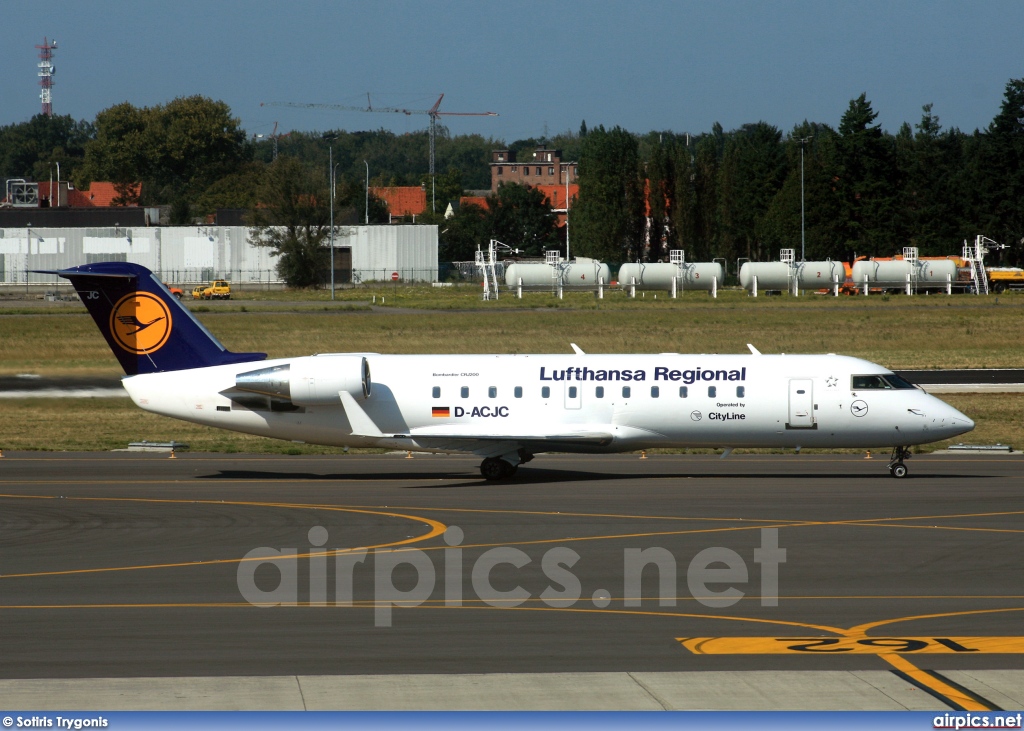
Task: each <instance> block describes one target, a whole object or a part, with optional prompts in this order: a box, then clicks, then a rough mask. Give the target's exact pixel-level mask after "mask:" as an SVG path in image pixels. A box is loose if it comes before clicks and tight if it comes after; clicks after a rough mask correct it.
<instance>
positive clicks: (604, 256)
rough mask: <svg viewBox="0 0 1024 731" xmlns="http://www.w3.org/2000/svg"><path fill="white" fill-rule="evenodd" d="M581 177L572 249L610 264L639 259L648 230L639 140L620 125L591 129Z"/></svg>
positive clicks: (571, 218)
mask: <svg viewBox="0 0 1024 731" xmlns="http://www.w3.org/2000/svg"><path fill="white" fill-rule="evenodd" d="M579 174H580V178H579V185H580V194H579V200H578V201H577V203H576V205H575V206H573V207H572V208H571V209H570V213H569V225H570V228H571V230H572V241H573V250H574V251H575V252H576V253H578V254H581V255H583V256H590V257H594V258H597V259H601V260H603V261H609V262H621V261H625V260H632V259H636V258H637V257H638V256H639V255H640V253H641V251H642V249H643V238H642V237H643V228H644V223H643V215H644V209H643V205H644V200H643V186H642V182H641V179H640V158H639V149H638V143H637V140H636V137H634V136H633V135H632V134H630V133H629V132H627V131H626V130H624V129H622V128H621V127H615V128H614V129H612V130H609V131H606V130H605V129H604V127H603V126H599V127H597V128H596V129H592V130H590V131H588V133H587V136H586V137H584V138H583V140H582V143H581V146H580V159H579Z"/></svg>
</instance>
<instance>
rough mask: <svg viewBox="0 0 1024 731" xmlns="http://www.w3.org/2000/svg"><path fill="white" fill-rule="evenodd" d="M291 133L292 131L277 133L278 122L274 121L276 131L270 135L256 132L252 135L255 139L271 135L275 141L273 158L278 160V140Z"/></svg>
mask: <svg viewBox="0 0 1024 731" xmlns="http://www.w3.org/2000/svg"><path fill="white" fill-rule="evenodd" d="M290 134H291V132H285V133H284V134H282V135H279V134H278V133H277V122H274V131H273V132H271V133H270V134H269V135H263V134H254V135H253V136H252V138H253V139H254V140H262V139H263V138H265V137H269V138H270V139H272V140H273V141H274V157H273V159H274V160H276V159H277V141H278V140H279V139H281V138H282V137H287V136H288V135H290Z"/></svg>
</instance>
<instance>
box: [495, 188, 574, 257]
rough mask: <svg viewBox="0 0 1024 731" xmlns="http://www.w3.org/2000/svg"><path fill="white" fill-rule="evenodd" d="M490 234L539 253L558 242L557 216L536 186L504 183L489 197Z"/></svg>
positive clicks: (515, 245) (527, 250)
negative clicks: (556, 233) (556, 232)
mask: <svg viewBox="0 0 1024 731" xmlns="http://www.w3.org/2000/svg"><path fill="white" fill-rule="evenodd" d="M487 206H488V209H489V220H490V228H491V236H492V237H493V238H496V239H498V240H499V241H501V242H502V243H504V244H508V245H509V246H512V247H514V248H517V249H523V250H524V251H525V252H526V253H527V254H529V255H531V256H539V255H540V254H541V253H542V252H543V250H544V249H545V248H546V247H549V246H552V245H554V244H556V243H557V238H556V235H555V216H554V214H553V213H552V212H551V205H550V204H549V203H548V201H547V198H546V197H545V196H544V193H542V192H541V191H540V190H539V189H537V188H531V187H530V186H528V185H522V184H520V183H504V184H502V185H500V186H498V192H497V193H494V194H493V195H491V196H488V198H487Z"/></svg>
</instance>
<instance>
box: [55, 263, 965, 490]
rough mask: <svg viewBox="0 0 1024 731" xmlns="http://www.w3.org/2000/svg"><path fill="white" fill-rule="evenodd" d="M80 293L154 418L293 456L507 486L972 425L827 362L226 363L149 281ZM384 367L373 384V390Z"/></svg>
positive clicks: (248, 359)
mask: <svg viewBox="0 0 1024 731" xmlns="http://www.w3.org/2000/svg"><path fill="white" fill-rule="evenodd" d="M46 273H49V274H57V275H59V276H61V277H64V278H66V279H69V280H70V281H71V283H72V284H73V285H74V287H75V289H76V290H77V291H78V294H79V296H80V297H81V299H82V302H83V303H85V306H86V308H87V309H88V311H89V313H90V314H91V315H92V317H93V319H94V320H95V322H96V324H97V325H98V326H99V328H100V331H101V332H102V333H103V336H104V337H105V338H106V340H107V343H108V345H109V346H110V348H111V350H112V351H113V353H114V355H115V356H116V357H117V359H118V361H119V362H120V364H121V366H122V368H123V369H124V372H125V377H124V378H123V381H122V382H123V384H124V387H125V390H127V391H128V394H129V396H131V398H132V400H133V401H134V402H135V403H136V404H137V405H138V406H139V407H141V408H143V409H145V410H146V411H151V412H153V413H156V414H162V415H164V416H170V417H173V418H176V419H182V420H184V421H190V422H194V423H197V424H205V425H208V426H213V427H218V428H222V429H230V430H233V431H238V432H244V433H248V434H257V435H260V436H265V437H273V438H277V439H287V440H292V441H295V442H308V443H315V444H324V445H331V446H337V447H345V446H348V447H383V448H389V449H399V450H408V451H422V452H443V453H469V454H474V455H477V456H478V457H481V458H482V460H483V461H482V462H481V464H480V473H481V475H482V476H483V477H484V478H486V479H487V480H501V479H504V478H507V477H510V476H511V475H512V474H514V473H515V472H516V469H517V468H518V466H519V465H520V464H523V463H526V462H529V461H530V460H532V459H533V457H534V455H536V454H538V453H542V452H553V451H557V452H570V453H581V454H593V453H614V452H631V451H637V450H646V449H654V448H674V449H678V448H712V449H719V448H720V449H724V450H725V451H724V454H723V456H728V455H729V454H730V453H731V452H732V450H734V449H736V448H769V449H780V448H786V449H796V450H798V451H799V450H800V449H801V448H861V449H866V448H874V447H883V446H885V447H892V448H893V451H892V456H891V459H890V461H889V472H890V473H891V474H892V476H893V477H896V478H903V477H905V476H906V475H907V467H906V464H905V460H906V459H907V458H908V457H909V456H910V447H911V446H913V445H918V444H926V443H928V442H934V441H939V440H942V439H948V438H951V437H954V436H957V435H959V434H963V433H965V432H968V431H970V430H971V429H973V428H974V422H973V421H972V420H971V419H970V418H968V417H967V416H965V415H964V414H962V413H960V412H959V411H957V410H956V409H954V408H953V407H952V406H949V405H948V404H946V403H944V402H943V401H941V400H939V399H938V398H935V397H934V396H931V395H929V394H927V393H925V392H924V391H923V390H921V389H920V388H918V387H917V386H914V385H913V384H911V383H909V382H907V381H906V380H904V379H903V378H901V377H899V376H897V375H895V374H894V373H893V372H892V371H890V370H888V369H886V368H884V367H882V366H880V365H877V364H874V363H870V362H868V361H865V360H861V359H858V358H853V357H848V356H842V355H836V354H831V353H830V354H826V355H784V354H783V355H762V354H761V353H760V352H759V351H758V350H757V349H756V348H755V347H754V346H752V345H750V346H748V347H749V349H750V354H742V355H717V354H716V355H707V354H704V355H686V354H679V353H662V354H658V355H638V354H607V355H604V354H601V355H599V354H586V353H584V352H583V351H582V350H581V349H580V348H579V347H578V346H576V345H575V344H571V345H572V349H573V351H574V354H572V355H568V354H566V355H559V354H552V355H382V354H379V353H362V352H353V353H323V354H317V355H310V356H300V357H294V358H275V359H272V360H267V359H266V357H267V356H266V354H265V353H233V352H231V351H229V350H227V349H226V348H225V347H224V346H223V345H221V343H220V342H219V341H218V340H217V338H216V337H214V336H213V334H212V333H211V332H210V331H209V330H207V329H206V327H204V326H203V325H202V323H200V322H199V321H198V320H197V319H196V318H195V317H193V315H192V313H190V312H189V311H188V309H187V308H185V307H184V306H183V305H182V304H181V303H180V302H179V301H178V299H177V298H176V297H174V296H173V295H172V294H171V293H170V291H169V290H168V289H167V287H166V286H165V285H164V284H163V283H162V282H161V281H160V279H159V278H158V277H156V276H154V275H153V273H152V272H150V271H149V270H148V269H146V268H145V267H143V266H140V265H138V264H131V263H127V262H104V263H94V264H85V265H82V266H77V267H71V268H69V269H63V270H59V271H48V272H46ZM371 369H372V374H373V375H372V378H371Z"/></svg>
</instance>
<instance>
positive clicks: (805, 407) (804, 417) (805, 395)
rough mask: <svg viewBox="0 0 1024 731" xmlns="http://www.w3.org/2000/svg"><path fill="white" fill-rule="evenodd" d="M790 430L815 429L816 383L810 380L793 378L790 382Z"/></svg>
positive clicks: (788, 424)
mask: <svg viewBox="0 0 1024 731" xmlns="http://www.w3.org/2000/svg"><path fill="white" fill-rule="evenodd" d="M786 426H788V427H789V428H790V429H813V428H814V382H813V381H812V380H811V379H810V378H793V379H790V381H789V422H788V423H787V425H786Z"/></svg>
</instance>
